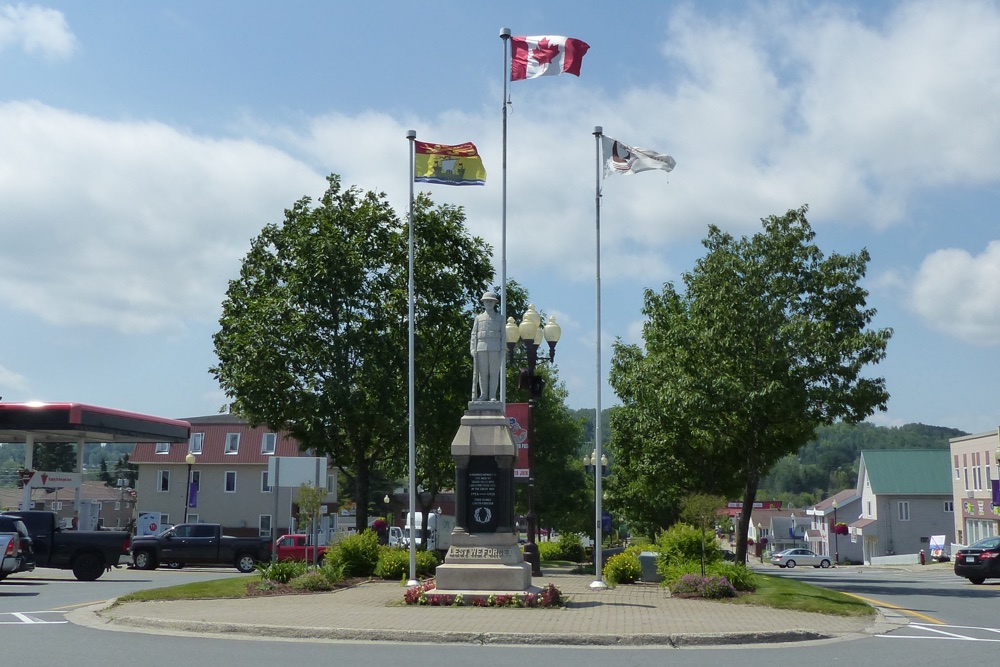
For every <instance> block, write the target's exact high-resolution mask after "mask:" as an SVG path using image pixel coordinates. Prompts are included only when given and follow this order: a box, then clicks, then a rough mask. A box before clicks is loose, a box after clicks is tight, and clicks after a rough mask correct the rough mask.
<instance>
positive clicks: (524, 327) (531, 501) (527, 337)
mask: <svg viewBox="0 0 1000 667" xmlns="http://www.w3.org/2000/svg"><path fill="white" fill-rule="evenodd" d="M505 334H506V338H507V353H508V355H509V359H510V363H511V365H513V364H514V361H515V359H514V350H515V349H516V348H517V344H518V342H520V343H521V347H522V349H523V352H524V360H525V362H526V363H527V366H528V367H527V368H522V369H521V373H520V376H519V381H518V388H520V389H526V390H527V391H528V516H527V519H528V543H527V544H525V545H524V560H525V561H526V562H528V563H530V564H531V576H533V577H540V576H542V568H541V560H540V559H539V557H538V544H536V543H535V528H536V527H535V466H534V459H535V457H534V451H535V445H536V443H535V403H536V401H537V400H538V399H539V398H541V397H542V388H543V387H544V386H545V379H544V378H542V377H540V376H537V375H535V366H536V365H537V364H539V363H544V362H546V361H549V362H552V361H554V360H555V358H556V343H558V342H559V338H560V336H561V335H562V328H561V327H560V326H559V324H558V323H556V318H554V317H549V321H548V322H547V323H545V324H544V325H543V324H542V316H541V315H539V314H538V311H537V310H535V305H534V304H529V305H528V310H527V311H525V313H524V316H523V317H522V318H521V324H517V321H516V320H515V319H514V318H513V317H508V318H507V326H506V327H505ZM542 340H545V341H546V342H547V343H548V344H549V356H548V359H545V358H542V359H539V358H538V346H539V345H541V344H542Z"/></svg>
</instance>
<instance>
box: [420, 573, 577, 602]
mask: <svg viewBox="0 0 1000 667" xmlns="http://www.w3.org/2000/svg"><path fill="white" fill-rule="evenodd" d="M435 590H436V589H435V583H434V580H433V579H429V580H427V581H425V582H424V583H423V584H420V585H417V586H413V587H411V588H408V589H407V590H406V593H404V594H403V601H404V602H406V604H415V605H425V606H429V607H462V606H466V605H468V606H473V607H515V608H516V607H524V608H551V607H561V606H562V605H563V604H565V602H566V599H565V598H564V597H563V595H562V593H561V592H560V591H559V589H558V588H556V587H555V584H549V585H548V586H546V587H545V588H543V589H542V591H541V592H540V593H524V594H523V595H515V594H502V595H501V594H497V593H490V594H489V595H462V594H460V593H459V594H457V595H450V594H447V593H435V592H434V591H435Z"/></svg>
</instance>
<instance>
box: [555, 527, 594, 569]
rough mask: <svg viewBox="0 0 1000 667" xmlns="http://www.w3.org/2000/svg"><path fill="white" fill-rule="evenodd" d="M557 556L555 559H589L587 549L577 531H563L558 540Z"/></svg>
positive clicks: (575, 560) (579, 561) (578, 561)
mask: <svg viewBox="0 0 1000 667" xmlns="http://www.w3.org/2000/svg"><path fill="white" fill-rule="evenodd" d="M556 549H557V550H556V557H555V558H554V559H553V560H568V561H570V562H572V563H582V562H583V561H585V560H587V550H586V549H584V548H583V542H581V541H580V536H579V535H577V534H576V533H563V534H562V535H560V536H559V540H558V541H557V542H556Z"/></svg>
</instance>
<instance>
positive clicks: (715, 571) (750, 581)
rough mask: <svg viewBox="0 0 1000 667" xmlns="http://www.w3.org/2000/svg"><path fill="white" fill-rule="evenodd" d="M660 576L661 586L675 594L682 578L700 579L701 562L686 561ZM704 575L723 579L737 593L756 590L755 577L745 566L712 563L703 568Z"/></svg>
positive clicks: (667, 569) (668, 569)
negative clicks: (661, 577)
mask: <svg viewBox="0 0 1000 667" xmlns="http://www.w3.org/2000/svg"><path fill="white" fill-rule="evenodd" d="M660 574H662V575H663V585H664V586H667V587H669V588H670V590H672V591H675V592H677V590H676V588H675V586H676V585H677V583H678V582H679V581H680V580H681V579H682V578H684V577H686V576H694V577H696V578H698V579H700V578H701V562H700V561H698V562H693V561H688V562H687V563H679V564H677V565H671V566H669V567H668V568H666V569H665V570H663V571H662V572H661V573H660ZM705 574H706V575H707V576H710V577H724V578H725V579H726V580H727V581H728V582H729V583H730V584H731V585H732V587H733V588H734V589H735V590H737V591H755V590H757V578H756V575H755V574H754V573H753V570H751V569H750V568H748V567H746V566H745V565H736V564H732V563H725V562H719V563H712V564H711V565H708V566H706V567H705Z"/></svg>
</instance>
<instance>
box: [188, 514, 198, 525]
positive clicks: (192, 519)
mask: <svg viewBox="0 0 1000 667" xmlns="http://www.w3.org/2000/svg"><path fill="white" fill-rule="evenodd" d="M188 523H198V515H197V514H191V512H188Z"/></svg>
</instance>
